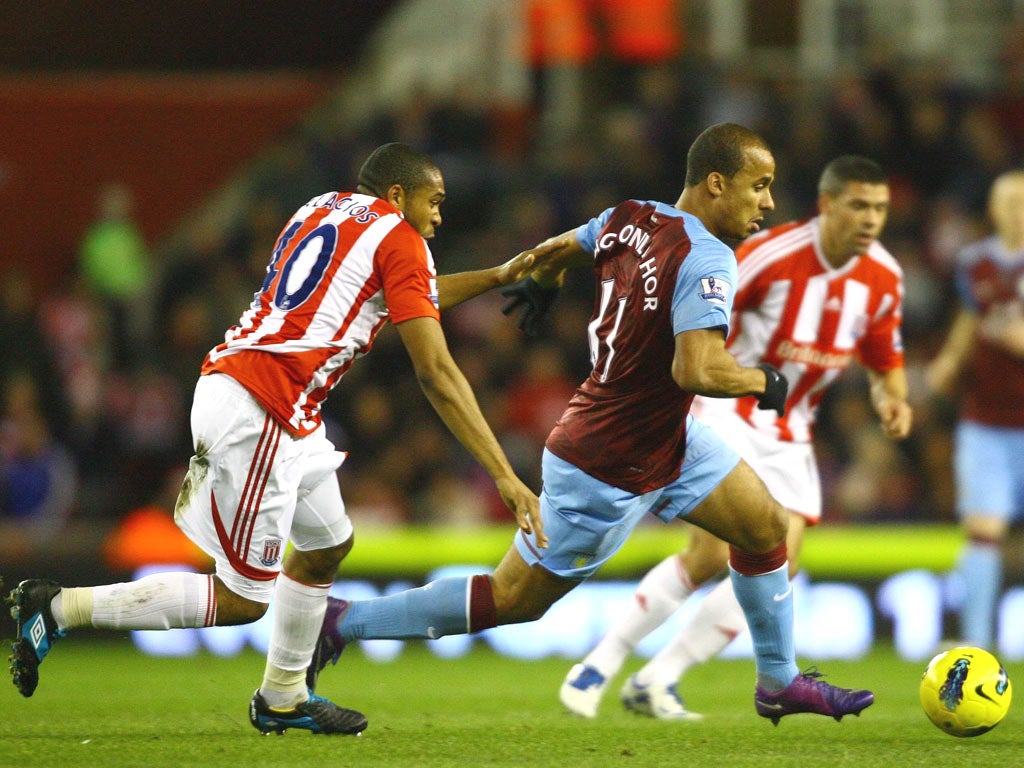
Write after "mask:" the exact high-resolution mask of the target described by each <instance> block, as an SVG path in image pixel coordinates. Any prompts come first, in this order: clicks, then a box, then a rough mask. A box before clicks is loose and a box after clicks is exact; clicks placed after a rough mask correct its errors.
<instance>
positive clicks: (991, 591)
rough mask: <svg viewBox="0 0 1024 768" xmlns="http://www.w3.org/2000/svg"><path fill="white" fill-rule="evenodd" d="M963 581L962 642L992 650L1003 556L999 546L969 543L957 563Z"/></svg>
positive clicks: (987, 543)
mask: <svg viewBox="0 0 1024 768" xmlns="http://www.w3.org/2000/svg"><path fill="white" fill-rule="evenodd" d="M958 570H959V571H960V576H961V578H962V579H963V582H964V602H963V607H962V608H961V610H960V632H961V633H962V634H963V638H962V639H963V640H964V641H965V642H967V643H970V644H971V645H976V646H978V647H979V648H991V647H992V641H993V636H994V633H995V623H996V619H995V615H996V601H997V600H998V599H999V589H1000V587H1001V585H1002V580H1003V555H1002V550H1001V549H1000V547H999V545H998V544H994V543H989V542H977V541H969V542H968V543H967V544H966V546H964V549H963V551H962V552H961V553H960V562H959V564H958Z"/></svg>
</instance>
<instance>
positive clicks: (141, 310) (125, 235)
mask: <svg viewBox="0 0 1024 768" xmlns="http://www.w3.org/2000/svg"><path fill="white" fill-rule="evenodd" d="M134 205H135V199H134V194H133V193H132V190H131V188H130V187H128V186H127V185H126V184H121V183H111V184H107V185H105V186H104V187H103V188H102V189H101V190H100V193H99V198H98V200H97V217H96V220H95V221H94V222H93V223H92V224H91V225H90V226H89V228H88V229H87V230H86V232H85V234H84V235H83V237H82V243H81V249H80V253H79V263H80V265H81V271H82V276H83V277H84V278H85V284H86V286H87V287H88V288H89V290H91V291H93V293H94V294H95V295H96V296H97V297H99V299H100V300H101V301H102V302H103V305H104V307H105V308H106V310H107V311H108V312H109V313H110V322H111V332H112V334H113V340H112V341H113V351H114V358H115V361H116V363H117V365H118V366H120V367H127V366H128V365H129V364H130V362H131V360H132V359H133V357H134V355H135V353H136V352H138V350H139V349H140V348H141V347H142V346H143V345H144V343H145V335H146V332H147V331H148V319H149V318H148V313H147V312H146V301H145V299H146V297H147V294H148V290H149V287H150V281H151V279H152V277H153V273H152V267H151V265H150V263H149V253H148V251H147V247H146V242H145V240H144V239H143V237H142V233H141V231H140V230H139V228H138V226H137V225H136V224H135V222H134V220H133V219H132V208H133V207H134Z"/></svg>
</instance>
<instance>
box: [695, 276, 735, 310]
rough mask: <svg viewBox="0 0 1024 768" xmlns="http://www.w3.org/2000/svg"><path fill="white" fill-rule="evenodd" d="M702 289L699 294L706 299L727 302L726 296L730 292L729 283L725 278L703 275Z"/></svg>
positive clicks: (701, 280) (718, 302)
mask: <svg viewBox="0 0 1024 768" xmlns="http://www.w3.org/2000/svg"><path fill="white" fill-rule="evenodd" d="M700 287H701V291H700V293H698V294H697V295H698V296H700V297H701V298H702V299H704V301H710V302H711V303H712V304H725V299H726V296H727V295H728V294H729V284H728V283H727V282H725V281H724V280H722V279H720V278H717V277H715V276H714V275H712V276H711V277H702V278H701V279H700Z"/></svg>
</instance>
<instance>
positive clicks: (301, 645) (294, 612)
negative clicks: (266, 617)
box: [260, 573, 331, 709]
mask: <svg viewBox="0 0 1024 768" xmlns="http://www.w3.org/2000/svg"><path fill="white" fill-rule="evenodd" d="M330 587H331V585H330V584H303V583H301V582H298V581H295V580H294V579H291V578H289V577H288V576H286V575H285V574H284V573H281V574H280V575H279V576H278V577H277V584H275V586H274V599H273V606H274V622H273V627H272V628H271V631H270V646H269V648H268V649H267V665H266V669H265V670H264V672H263V683H262V684H261V685H260V693H261V694H262V695H263V698H264V700H265V701H266V702H267V704H268V705H269V706H271V707H274V708H275V709H290V708H292V707H294V706H295V705H296V704H300V703H301V702H303V701H306V699H307V698H308V697H309V691H308V690H307V689H306V669H307V668H308V667H309V665H310V662H311V661H312V660H313V649H314V648H316V642H317V640H318V639H319V637H320V627H321V626H323V623H324V614H325V613H326V612H327V592H328V590H330Z"/></svg>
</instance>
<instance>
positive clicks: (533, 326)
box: [501, 277, 558, 336]
mask: <svg viewBox="0 0 1024 768" xmlns="http://www.w3.org/2000/svg"><path fill="white" fill-rule="evenodd" d="M501 295H502V296H505V297H507V298H508V299H509V301H508V302H506V303H505V306H504V307H502V308H501V314H503V315H510V314H512V313H513V312H515V311H516V310H517V309H519V307H521V306H523V305H524V304H525V305H526V308H525V309H523V314H522V316H521V317H520V318H519V330H521V331H522V332H523V333H525V334H526V335H527V336H536V335H537V332H538V331H539V330H540V322H541V320H543V319H544V315H546V314H547V312H548V307H550V306H551V305H552V304H554V303H555V299H557V298H558V286H555V287H553V288H545V287H544V286H542V285H541V284H540V283H538V282H537V281H536V280H534V279H533V278H532V277H525V278H523V279H522V280H520V281H519V282H518V283H513V284H512V285H510V286H509V287H508V288H505V289H503V290H502V292H501Z"/></svg>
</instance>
